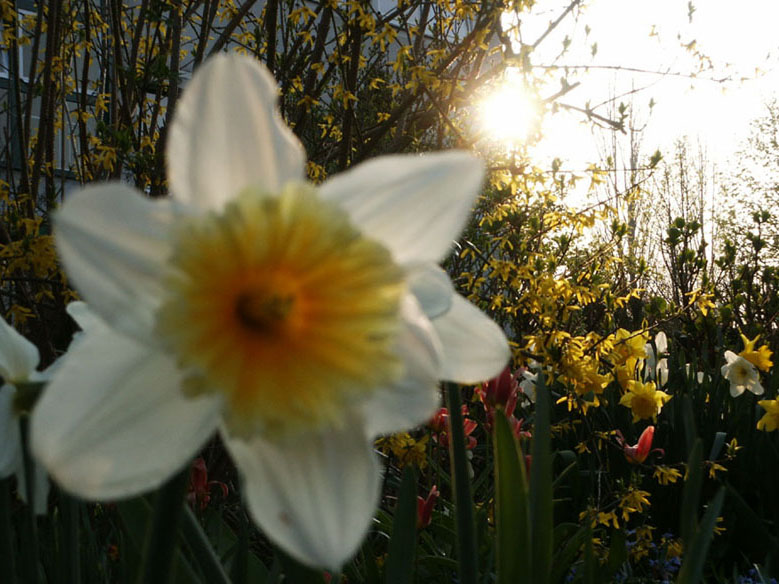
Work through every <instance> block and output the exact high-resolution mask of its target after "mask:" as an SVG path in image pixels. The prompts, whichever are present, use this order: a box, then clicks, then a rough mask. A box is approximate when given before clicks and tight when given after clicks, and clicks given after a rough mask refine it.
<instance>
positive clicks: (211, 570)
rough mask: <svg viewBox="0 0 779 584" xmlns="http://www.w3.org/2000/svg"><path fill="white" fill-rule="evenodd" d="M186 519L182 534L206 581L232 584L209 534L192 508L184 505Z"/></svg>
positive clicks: (215, 583) (216, 583)
mask: <svg viewBox="0 0 779 584" xmlns="http://www.w3.org/2000/svg"><path fill="white" fill-rule="evenodd" d="M183 508H184V521H183V523H182V530H181V531H182V534H183V535H184V540H185V541H186V542H187V544H188V545H189V547H190V549H191V550H192V555H193V556H194V557H195V560H196V561H197V563H198V565H199V566H200V569H201V570H202V571H203V576H205V579H206V582H209V583H213V584H230V578H229V577H228V576H227V574H226V573H225V571H224V567H222V562H221V561H220V560H219V556H217V555H216V552H215V551H214V548H213V547H212V546H211V542H210V541H209V540H208V536H207V535H206V534H205V532H204V531H203V528H202V527H201V525H200V522H199V521H198V520H197V517H195V514H194V513H193V512H192V509H190V508H189V506H188V505H184V506H183Z"/></svg>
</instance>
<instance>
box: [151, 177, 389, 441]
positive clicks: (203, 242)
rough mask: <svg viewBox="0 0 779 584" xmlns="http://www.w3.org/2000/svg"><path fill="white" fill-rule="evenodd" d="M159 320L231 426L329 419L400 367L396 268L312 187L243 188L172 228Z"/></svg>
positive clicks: (199, 387) (263, 427)
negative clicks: (218, 399) (219, 399)
mask: <svg viewBox="0 0 779 584" xmlns="http://www.w3.org/2000/svg"><path fill="white" fill-rule="evenodd" d="M170 268H171V269H170V274H169V277H168V278H167V282H166V283H167V291H168V295H167V297H166V299H165V301H164V303H163V304H162V306H161V308H160V311H159V314H158V319H157V328H158V332H159V334H160V335H161V336H162V338H163V339H164V340H165V341H166V343H167V345H168V347H169V348H170V350H171V351H172V352H173V353H174V354H175V356H176V357H177V359H178V362H179V365H180V366H181V367H182V368H183V369H184V371H185V372H186V375H187V378H188V381H189V383H188V387H189V388H190V390H196V391H218V392H221V393H223V394H224V396H225V397H226V402H227V413H228V415H227V420H228V423H229V424H231V426H232V428H233V430H234V431H236V432H241V431H244V430H245V431H258V430H259V431H284V430H288V429H290V428H292V429H294V428H295V427H300V426H304V427H309V426H311V425H316V424H319V423H322V422H333V421H337V420H338V419H339V415H342V412H343V411H344V406H347V405H348V402H349V401H351V400H359V399H362V398H364V397H365V395H366V394H368V393H370V392H371V391H372V390H373V389H375V388H376V387H378V386H379V385H381V384H386V383H390V382H392V381H394V380H396V379H397V378H398V376H399V375H400V374H401V373H402V365H401V363H400V361H399V359H398V357H397V356H396V353H395V350H394V349H395V342H396V337H397V333H398V331H399V326H400V317H399V307H400V300H401V297H402V295H403V293H404V289H405V284H404V279H403V273H402V270H401V269H400V268H399V267H398V266H397V265H396V264H395V263H394V262H393V261H392V257H391V255H390V253H389V251H388V250H387V249H386V248H384V247H383V246H382V245H381V244H380V243H378V242H376V241H374V240H372V239H370V238H367V237H365V236H364V235H362V234H361V233H360V232H359V231H358V230H357V229H355V228H354V226H352V224H351V222H350V221H349V218H348V216H347V215H346V213H345V212H344V211H342V210H341V209H339V208H338V207H337V206H335V205H333V204H330V203H328V202H326V201H322V200H321V199H319V198H318V197H317V195H316V193H315V191H314V189H313V188H312V187H308V186H306V185H290V186H288V187H287V188H286V189H285V190H284V192H283V193H281V195H279V196H278V197H275V196H267V195H265V194H264V193H261V192H258V191H252V190H249V191H247V192H245V193H243V194H242V195H241V196H240V197H238V198H237V199H236V200H234V201H232V202H231V203H229V204H228V205H227V206H226V207H225V209H224V211H222V212H221V213H219V214H217V213H211V214H208V215H206V216H204V217H200V218H197V219H193V220H189V221H187V222H186V223H185V224H184V225H183V226H182V227H181V228H180V229H178V230H177V231H176V234H175V243H174V253H173V255H172V257H171V260H170Z"/></svg>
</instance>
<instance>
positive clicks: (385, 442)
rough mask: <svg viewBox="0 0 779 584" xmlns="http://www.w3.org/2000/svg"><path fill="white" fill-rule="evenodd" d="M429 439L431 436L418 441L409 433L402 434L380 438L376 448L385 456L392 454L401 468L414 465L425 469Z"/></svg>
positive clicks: (427, 435)
mask: <svg viewBox="0 0 779 584" xmlns="http://www.w3.org/2000/svg"><path fill="white" fill-rule="evenodd" d="M429 439H430V435H429V434H426V435H425V436H423V437H422V438H420V439H419V440H417V439H416V438H414V437H413V436H411V434H409V433H408V432H400V433H398V434H392V435H391V436H384V437H382V438H379V439H378V440H376V448H378V449H379V450H380V451H381V452H382V453H384V454H390V453H392V455H393V456H395V460H396V461H397V464H398V466H399V467H400V468H405V467H406V466H408V465H413V466H416V467H417V468H419V469H423V468H425V467H426V466H427V442H428V440H429Z"/></svg>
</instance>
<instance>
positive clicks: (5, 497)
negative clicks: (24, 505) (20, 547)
mask: <svg viewBox="0 0 779 584" xmlns="http://www.w3.org/2000/svg"><path fill="white" fill-rule="evenodd" d="M13 541H14V535H13V527H12V526H11V479H2V480H0V558H3V561H2V562H0V580H2V581H3V582H8V584H16V566H15V565H14V564H15V561H14V558H15V557H16V554H14V543H13Z"/></svg>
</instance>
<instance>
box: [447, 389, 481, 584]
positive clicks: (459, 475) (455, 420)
mask: <svg viewBox="0 0 779 584" xmlns="http://www.w3.org/2000/svg"><path fill="white" fill-rule="evenodd" d="M446 405H447V407H448V408H449V457H450V459H451V462H452V488H453V490H454V503H455V518H456V522H457V547H458V554H457V555H458V562H459V565H460V583H461V584H476V582H477V578H478V573H477V572H478V570H477V556H476V529H475V528H474V522H473V496H472V494H471V478H470V474H469V472H468V459H467V458H466V450H465V431H464V430H463V416H462V412H461V410H460V408H461V405H462V399H461V397H460V387H459V386H458V385H457V384H455V383H447V384H446Z"/></svg>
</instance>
